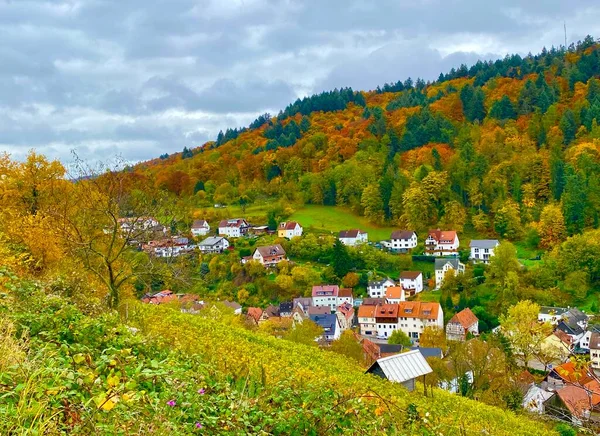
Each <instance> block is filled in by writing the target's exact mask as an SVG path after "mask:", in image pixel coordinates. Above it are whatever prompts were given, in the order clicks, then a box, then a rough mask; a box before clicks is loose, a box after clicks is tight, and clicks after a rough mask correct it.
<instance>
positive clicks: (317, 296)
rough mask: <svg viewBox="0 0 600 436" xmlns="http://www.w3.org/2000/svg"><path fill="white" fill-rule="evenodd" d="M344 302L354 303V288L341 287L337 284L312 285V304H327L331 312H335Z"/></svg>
mask: <svg viewBox="0 0 600 436" xmlns="http://www.w3.org/2000/svg"><path fill="white" fill-rule="evenodd" d="M344 303H349V304H350V305H354V297H353V296H352V289H347V288H343V289H340V287H339V286H337V285H325V286H313V287H312V306H327V307H329V309H330V311H331V312H334V311H335V310H336V309H337V307H338V306H340V305H341V304H344Z"/></svg>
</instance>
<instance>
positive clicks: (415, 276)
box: [400, 271, 423, 297]
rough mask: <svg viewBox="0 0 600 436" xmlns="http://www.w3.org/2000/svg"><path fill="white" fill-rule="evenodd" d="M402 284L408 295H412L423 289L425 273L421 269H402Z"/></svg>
mask: <svg viewBox="0 0 600 436" xmlns="http://www.w3.org/2000/svg"><path fill="white" fill-rule="evenodd" d="M400 285H401V286H402V287H403V288H404V292H405V293H406V296H407V297H412V296H413V295H416V294H418V293H419V292H422V291H423V273H422V272H421V271H402V272H401V273H400Z"/></svg>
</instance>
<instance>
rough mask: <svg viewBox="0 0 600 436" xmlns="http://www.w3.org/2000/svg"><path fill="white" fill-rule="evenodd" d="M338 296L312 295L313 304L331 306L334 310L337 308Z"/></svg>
mask: <svg viewBox="0 0 600 436" xmlns="http://www.w3.org/2000/svg"><path fill="white" fill-rule="evenodd" d="M337 301H338V298H337V297H336V296H333V295H332V296H319V297H312V303H313V306H329V308H330V309H331V310H332V311H334V310H336V309H337V307H338V304H337Z"/></svg>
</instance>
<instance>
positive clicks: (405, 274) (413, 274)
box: [400, 271, 422, 280]
mask: <svg viewBox="0 0 600 436" xmlns="http://www.w3.org/2000/svg"><path fill="white" fill-rule="evenodd" d="M421 274H422V272H421V271H402V272H401V273H400V279H407V280H415V279H417V278H418V277H419V276H420V275H421Z"/></svg>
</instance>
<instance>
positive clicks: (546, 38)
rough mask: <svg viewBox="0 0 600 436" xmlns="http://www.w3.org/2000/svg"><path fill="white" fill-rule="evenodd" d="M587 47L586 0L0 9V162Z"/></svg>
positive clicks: (271, 0)
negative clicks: (2, 154)
mask: <svg viewBox="0 0 600 436" xmlns="http://www.w3.org/2000/svg"><path fill="white" fill-rule="evenodd" d="M563 21H566V23H567V34H568V35H567V36H568V39H569V42H572V41H576V40H578V39H583V37H584V36H585V35H586V34H591V35H594V36H595V37H600V3H599V2H597V1H596V0H587V1H583V0H570V1H564V0H522V1H517V0H504V1H503V0H496V1H483V0H473V1H466V0H422V1H419V0H411V1H405V0H372V1H369V0H289V1H286V0H283V1H279V0H143V1H142V0H45V1H44V0H0V41H1V44H0V151H8V152H9V153H11V154H12V155H13V156H14V157H15V158H22V157H23V156H24V155H25V154H26V153H27V151H28V150H29V149H31V148H35V149H36V150H38V151H40V152H42V153H45V154H47V155H49V156H51V157H57V158H60V159H63V160H64V161H66V162H67V161H69V159H70V152H71V150H76V151H77V153H78V154H79V155H80V156H82V157H84V158H86V159H88V160H98V159H105V158H107V157H110V156H114V155H117V154H120V155H121V156H123V157H124V158H125V159H127V160H130V161H137V160H144V159H149V158H153V157H156V156H158V155H160V154H162V153H165V152H167V153H171V152H175V151H180V150H181V149H183V147H184V146H188V147H191V146H198V145H201V144H202V143H204V142H205V141H207V140H210V139H214V138H215V136H216V134H217V133H218V131H219V130H220V129H223V130H224V129H225V128H227V127H236V126H242V125H247V124H248V123H249V122H250V121H252V120H253V119H254V118H256V116H257V115H259V114H261V113H264V112H265V111H268V112H271V113H277V112H278V111H279V109H282V108H284V107H285V106H286V105H287V104H288V103H290V102H292V101H293V100H295V99H296V97H298V96H304V95H307V94H311V93H314V92H320V91H322V90H328V89H332V88H335V87H344V86H351V87H353V88H355V89H373V88H375V87H376V86H377V85H380V84H383V83H385V82H391V81H396V80H404V79H406V78H407V77H408V76H411V77H413V78H416V77H419V76H420V77H423V78H425V79H435V78H437V76H438V75H439V73H440V72H441V71H444V72H445V71H447V70H449V69H450V68H451V67H452V66H458V65H460V64H461V63H467V64H471V63H473V62H474V61H476V60H477V59H478V58H484V59H489V58H497V57H500V56H504V55H505V54H507V53H513V52H518V53H521V54H527V52H530V51H531V52H534V53H535V52H538V51H539V50H540V49H541V48H542V47H543V46H546V47H550V46H552V45H556V46H558V45H560V44H561V43H562V42H563V40H564V34H563Z"/></svg>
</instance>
